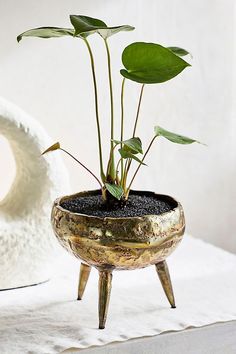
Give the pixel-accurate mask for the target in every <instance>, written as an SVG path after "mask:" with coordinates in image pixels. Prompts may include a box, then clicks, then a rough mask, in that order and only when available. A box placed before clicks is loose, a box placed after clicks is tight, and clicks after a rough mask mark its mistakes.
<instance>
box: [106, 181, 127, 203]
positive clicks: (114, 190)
mask: <svg viewBox="0 0 236 354" xmlns="http://www.w3.org/2000/svg"><path fill="white" fill-rule="evenodd" d="M105 186H106V189H107V190H108V192H109V193H111V195H113V197H115V198H116V199H118V200H120V199H121V197H122V195H123V194H124V191H123V188H122V187H121V186H117V185H116V184H111V183H105Z"/></svg>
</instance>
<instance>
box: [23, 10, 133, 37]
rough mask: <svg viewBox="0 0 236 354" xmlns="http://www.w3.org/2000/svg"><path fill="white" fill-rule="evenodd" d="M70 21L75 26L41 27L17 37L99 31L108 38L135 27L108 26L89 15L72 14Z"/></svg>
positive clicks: (86, 33) (76, 35)
mask: <svg viewBox="0 0 236 354" xmlns="http://www.w3.org/2000/svg"><path fill="white" fill-rule="evenodd" d="M70 21H71V24H72V25H73V27H74V28H60V27H39V28H33V29H30V30H28V31H26V32H23V33H21V34H20V35H19V36H18V37H17V41H18V42H20V40H21V39H22V37H39V38H53V37H54V38H55V37H62V36H74V37H81V38H86V37H88V36H89V35H91V34H93V33H98V34H99V35H100V36H101V37H102V38H103V39H107V38H108V37H110V36H112V35H113V34H115V33H118V32H121V31H132V30H133V29H134V27H132V26H128V25H122V26H116V27H108V26H107V25H106V24H105V22H103V21H101V20H99V19H97V18H92V17H88V16H79V15H70Z"/></svg>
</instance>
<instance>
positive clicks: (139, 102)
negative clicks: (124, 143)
mask: <svg viewBox="0 0 236 354" xmlns="http://www.w3.org/2000/svg"><path fill="white" fill-rule="evenodd" d="M143 89H144V84H142V87H141V91H140V95H139V101H138V108H137V113H136V119H135V123H134V130H133V138H134V136H135V133H136V129H137V123H138V118H139V112H140V107H141V102H142V97H143ZM131 163H132V159H129V163H128V166H127V171H126V175H127V174H128V173H129V169H130V166H131Z"/></svg>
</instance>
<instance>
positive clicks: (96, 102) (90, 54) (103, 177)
mask: <svg viewBox="0 0 236 354" xmlns="http://www.w3.org/2000/svg"><path fill="white" fill-rule="evenodd" d="M84 42H85V44H86V46H87V48H88V51H89V56H90V61H91V69H92V76H93V86H94V100H95V112H96V122H97V134H98V147H99V161H100V175H101V179H102V181H103V182H105V174H104V171H103V159H102V142H101V130H100V122H99V111H98V93H97V81H96V74H95V65H94V58H93V53H92V50H91V47H90V45H89V42H88V41H87V39H86V38H84Z"/></svg>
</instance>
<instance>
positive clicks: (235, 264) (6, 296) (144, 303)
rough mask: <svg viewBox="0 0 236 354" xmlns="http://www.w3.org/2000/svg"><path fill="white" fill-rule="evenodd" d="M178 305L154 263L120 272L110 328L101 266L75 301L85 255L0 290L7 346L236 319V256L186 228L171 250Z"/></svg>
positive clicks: (104, 339) (54, 345) (24, 349)
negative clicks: (38, 278)
mask: <svg viewBox="0 0 236 354" xmlns="http://www.w3.org/2000/svg"><path fill="white" fill-rule="evenodd" d="M168 264H169V268H170V273H171V276H172V282H173V287H174V292H175V297H176V303H177V308H176V309H171V308H170V307H169V304H168V302H167V300H166V298H165V295H164V294H163V290H162V289H161V286H160V283H159V280H158V277H157V275H156V272H155V269H154V267H149V268H146V269H143V270H137V271H129V272H128V271H121V272H114V277H113V289H112V294H111V302H110V308H109V314H108V320H107V326H106V329H105V330H98V329H97V325H98V319H97V278H98V277H97V272H96V271H95V270H94V271H92V273H91V276H90V279H89V283H88V287H87V289H86V291H85V294H84V299H83V300H82V301H76V300H75V299H76V288H77V276H78V270H79V262H78V261H77V260H76V259H74V258H72V257H70V256H67V255H66V254H65V258H63V259H61V269H60V270H59V272H58V277H57V278H55V279H54V280H52V281H50V282H49V283H46V284H42V285H39V286H36V287H31V288H25V289H18V290H12V291H8V292H2V293H0V348H1V354H5V353H7V354H8V353H17V354H21V353H24V354H26V353H31V354H36V353H37V354H41V353H42V354H46V353H60V352H61V351H63V350H65V349H68V348H71V347H74V348H87V347H90V346H93V345H98V346H100V345H105V344H107V343H111V342H114V341H125V340H128V339H130V338H138V337H143V336H152V335H157V334H159V333H163V332H166V331H178V330H183V329H185V328H189V327H200V326H204V325H207V324H212V323H217V322H222V321H230V320H235V319H236V302H235V292H236V257H235V256H234V255H232V254H230V253H227V252H225V251H223V250H221V249H218V248H216V247H214V246H211V245H209V244H206V243H204V242H203V241H200V240H197V239H194V238H192V237H190V236H186V237H185V238H184V240H183V242H182V244H181V246H180V247H179V248H178V249H177V250H176V252H174V254H173V255H172V256H171V257H170V259H169V261H168Z"/></svg>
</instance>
